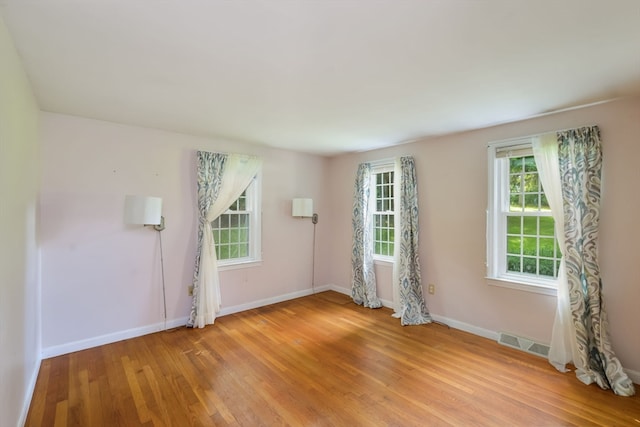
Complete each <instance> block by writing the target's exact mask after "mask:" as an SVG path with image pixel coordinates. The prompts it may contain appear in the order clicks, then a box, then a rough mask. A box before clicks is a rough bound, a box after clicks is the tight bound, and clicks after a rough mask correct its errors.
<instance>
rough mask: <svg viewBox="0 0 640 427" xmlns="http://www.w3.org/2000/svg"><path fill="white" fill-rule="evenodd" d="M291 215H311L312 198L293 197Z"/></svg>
mask: <svg viewBox="0 0 640 427" xmlns="http://www.w3.org/2000/svg"><path fill="white" fill-rule="evenodd" d="M291 215H292V216H298V217H302V216H305V217H310V216H313V199H293V203H292V205H291Z"/></svg>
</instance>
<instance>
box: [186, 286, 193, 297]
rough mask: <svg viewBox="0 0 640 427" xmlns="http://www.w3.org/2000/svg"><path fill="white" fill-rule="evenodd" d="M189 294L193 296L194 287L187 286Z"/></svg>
mask: <svg viewBox="0 0 640 427" xmlns="http://www.w3.org/2000/svg"><path fill="white" fill-rule="evenodd" d="M187 293H188V294H189V296H190V297H192V296H193V285H189V286H187Z"/></svg>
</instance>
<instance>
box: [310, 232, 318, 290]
mask: <svg viewBox="0 0 640 427" xmlns="http://www.w3.org/2000/svg"><path fill="white" fill-rule="evenodd" d="M316 222H317V221H316ZM316 222H314V223H313V249H312V252H311V294H315V293H316V288H315V282H316Z"/></svg>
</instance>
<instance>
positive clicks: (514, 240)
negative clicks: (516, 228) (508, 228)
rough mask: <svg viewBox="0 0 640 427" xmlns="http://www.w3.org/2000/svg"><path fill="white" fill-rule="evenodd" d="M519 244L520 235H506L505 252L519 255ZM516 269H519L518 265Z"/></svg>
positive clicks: (520, 242) (520, 241)
mask: <svg viewBox="0 0 640 427" xmlns="http://www.w3.org/2000/svg"><path fill="white" fill-rule="evenodd" d="M521 245H522V240H521V239H520V237H513V236H509V237H507V253H508V254H515V255H520V246H521ZM518 270H520V268H519V267H518Z"/></svg>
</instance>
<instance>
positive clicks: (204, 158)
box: [187, 151, 228, 327]
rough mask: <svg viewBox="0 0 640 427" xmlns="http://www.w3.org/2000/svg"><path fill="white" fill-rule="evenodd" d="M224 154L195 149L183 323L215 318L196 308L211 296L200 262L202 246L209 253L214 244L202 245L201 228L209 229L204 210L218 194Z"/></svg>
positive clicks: (210, 321) (199, 323) (224, 162)
mask: <svg viewBox="0 0 640 427" xmlns="http://www.w3.org/2000/svg"><path fill="white" fill-rule="evenodd" d="M227 157H228V156H227V154H223V153H209V152H207V151H198V152H197V162H198V171H197V174H198V176H197V181H198V247H197V249H196V263H195V264H196V265H195V268H194V270H193V299H192V302H191V313H190V314H189V320H188V322H187V325H188V326H190V327H193V326H198V327H203V326H204V325H205V324H207V323H213V320H214V319H215V316H208V317H210V318H209V319H205V318H204V316H203V315H202V311H201V310H200V309H199V307H201V305H202V303H203V302H204V301H205V300H207V299H211V298H207V295H206V292H207V289H206V287H205V286H201V283H202V280H201V274H200V273H201V271H200V262H201V255H202V253H203V249H204V250H205V251H207V252H209V256H210V253H211V252H213V254H214V256H215V246H214V244H213V242H209V244H208V245H205V246H204V247H203V243H204V235H205V230H207V229H209V230H211V224H210V223H209V222H207V212H209V210H210V208H211V205H212V204H213V202H214V201H215V200H216V199H217V198H218V194H219V193H220V186H221V185H222V176H223V174H224V169H225V164H226V162H227ZM209 232H210V231H209ZM205 269H206V266H205ZM218 292H219V289H218ZM214 298H215V297H214ZM217 299H218V301H219V300H220V297H219V295H218V296H217ZM214 305H215V303H214ZM207 321H209V322H207Z"/></svg>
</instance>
